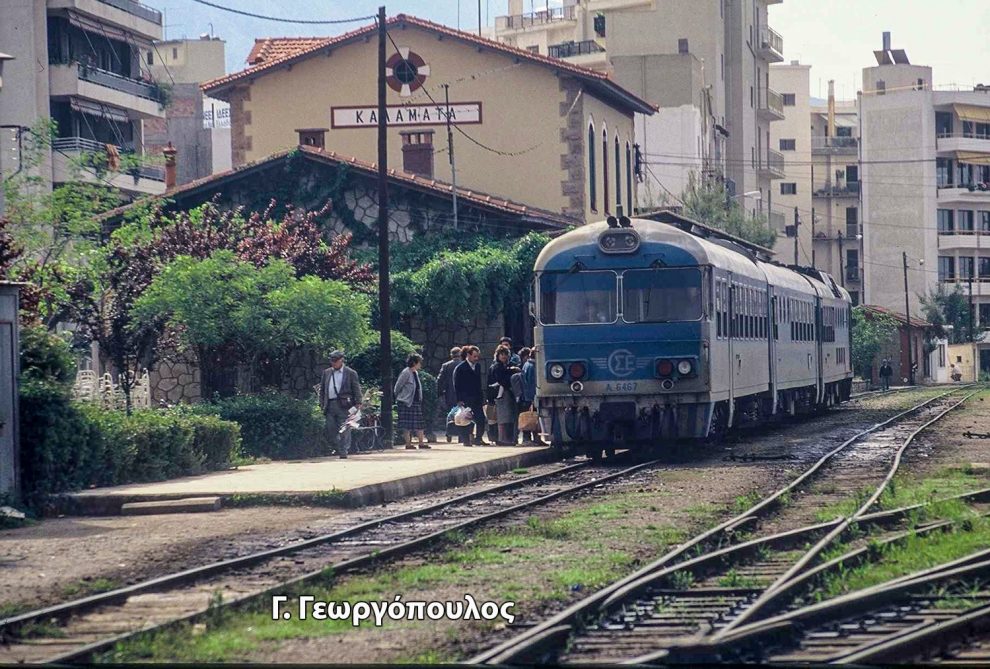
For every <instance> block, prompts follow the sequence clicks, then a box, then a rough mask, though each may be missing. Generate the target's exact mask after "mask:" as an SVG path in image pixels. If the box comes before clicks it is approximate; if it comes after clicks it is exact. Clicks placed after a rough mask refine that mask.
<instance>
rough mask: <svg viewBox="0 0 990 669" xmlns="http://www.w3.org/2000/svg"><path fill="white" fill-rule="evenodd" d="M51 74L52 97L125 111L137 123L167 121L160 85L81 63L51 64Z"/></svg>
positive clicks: (49, 78) (49, 77) (49, 76)
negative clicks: (153, 119) (144, 119)
mask: <svg viewBox="0 0 990 669" xmlns="http://www.w3.org/2000/svg"><path fill="white" fill-rule="evenodd" d="M48 72H49V75H48V80H49V86H50V89H51V96H52V97H53V98H73V97H78V98H83V99H86V100H91V101H93V102H97V103H100V104H106V105H110V106H112V107H118V108H121V109H126V110H127V111H128V112H129V115H130V117H131V118H132V119H135V120H137V119H141V118H165V110H164V108H163V103H164V101H165V96H164V94H163V92H162V89H161V88H159V86H158V85H157V84H154V83H148V82H144V81H138V80H137V79H130V78H128V77H123V76H121V75H119V74H115V73H113V72H109V71H107V70H101V69H100V68H97V67H91V66H89V65H83V64H82V63H67V64H59V63H52V64H51V67H49V70H48Z"/></svg>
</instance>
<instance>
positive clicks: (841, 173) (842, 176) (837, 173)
mask: <svg viewBox="0 0 990 669" xmlns="http://www.w3.org/2000/svg"><path fill="white" fill-rule="evenodd" d="M835 178H836V180H839V179H845V178H846V171H845V170H836V171H835Z"/></svg>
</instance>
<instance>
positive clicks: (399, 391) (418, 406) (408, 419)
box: [393, 353, 430, 451]
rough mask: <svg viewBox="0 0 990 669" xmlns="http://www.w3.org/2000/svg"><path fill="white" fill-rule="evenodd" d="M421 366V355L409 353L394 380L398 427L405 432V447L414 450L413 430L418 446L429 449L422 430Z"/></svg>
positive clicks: (423, 424) (423, 423) (424, 426)
mask: <svg viewBox="0 0 990 669" xmlns="http://www.w3.org/2000/svg"><path fill="white" fill-rule="evenodd" d="M422 366H423V356H421V355H419V354H418V353H411V354H410V355H409V357H408V358H407V359H406V368H405V369H403V370H402V371H401V372H399V378H398V379H396V381H395V388H394V389H393V390H394V391H395V402H396V404H397V405H398V413H399V429H400V430H402V431H403V432H404V433H405V437H406V449H407V450H410V451H414V450H416V447H415V446H413V445H412V435H413V432H415V433H416V438H417V439H418V440H419V447H420V448H421V449H423V450H429V448H430V447H429V446H428V445H427V443H426V436H425V435H424V434H423V430H425V429H426V425H425V422H424V421H423V386H422V384H421V383H420V382H419V370H420V368H421V367H422Z"/></svg>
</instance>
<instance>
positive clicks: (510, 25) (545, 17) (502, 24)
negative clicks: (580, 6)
mask: <svg viewBox="0 0 990 669" xmlns="http://www.w3.org/2000/svg"><path fill="white" fill-rule="evenodd" d="M574 7H575V5H569V6H567V7H551V8H550V9H549V11H548V10H545V9H544V10H541V11H538V12H529V13H528V14H510V15H508V16H499V17H498V18H496V19H495V28H496V29H498V30H519V29H520V28H529V27H530V26H539V25H543V24H545V23H553V22H554V21H573V20H574Z"/></svg>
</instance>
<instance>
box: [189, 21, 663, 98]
mask: <svg viewBox="0 0 990 669" xmlns="http://www.w3.org/2000/svg"><path fill="white" fill-rule="evenodd" d="M386 23H387V25H389V26H402V25H411V26H416V27H419V28H422V29H424V30H432V31H434V32H436V33H439V34H440V35H445V36H449V37H453V38H456V39H459V40H461V41H463V42H468V43H470V44H473V45H476V46H479V47H484V48H486V49H491V50H492V51H497V52H500V53H504V54H506V55H509V56H512V57H513V58H518V59H520V60H525V61H529V62H532V63H536V64H539V65H544V66H546V67H551V68H553V69H555V70H560V71H561V72H566V73H569V74H572V75H574V76H575V77H577V78H578V79H580V80H581V81H583V82H584V83H586V84H588V85H589V87H590V88H591V89H593V91H597V92H598V93H599V94H600V95H603V96H604V97H607V98H612V99H613V100H614V101H618V102H619V103H620V104H622V105H623V106H625V107H626V108H627V109H630V110H632V111H636V112H640V113H646V114H652V113H653V112H654V111H656V110H657V106H656V105H654V104H651V103H649V102H646V101H645V100H643V99H642V98H640V97H638V96H636V95H634V94H633V93H631V92H630V91H628V90H626V89H625V88H623V87H622V86H619V84H617V83H615V82H614V81H613V80H612V79H611V78H610V77H609V76H608V75H607V74H605V73H604V72H598V71H596V70H591V69H588V68H586V67H581V66H580V65H574V64H573V63H568V62H567V61H565V60H561V59H559V58H551V57H550V56H543V55H540V54H538V53H533V52H531V51H527V50H526V49H519V48H517V47H514V46H509V45H507V44H503V43H501V42H495V41H493V40H490V39H486V38H484V37H479V36H478V35H474V34H472V33H468V32H464V31H462V30H456V29H454V28H451V27H449V26H445V25H443V24H440V23H434V22H433V21H427V20H426V19H421V18H418V17H415V16H410V15H408V14H398V15H396V16H393V17H392V18H390V19H388V20H387V22H386ZM376 29H377V25H376V24H375V23H372V24H370V25H367V26H364V27H362V28H357V29H356V30H352V31H350V32H346V33H343V34H341V35H337V36H336V37H328V38H325V39H324V40H323V41H316V42H314V43H312V44H310V45H308V46H304V45H302V44H301V43H300V42H293V41H291V39H290V38H275V42H276V43H273V44H272V45H271V47H264V46H262V47H259V46H258V44H257V42H256V43H255V48H254V49H252V50H251V55H256V54H255V51H258V54H260V55H262V57H263V60H262V61H261V62H259V63H258V64H256V65H252V66H251V67H248V68H246V69H244V70H241V71H240V72H233V73H231V74H227V75H224V76H222V77H218V78H216V79H212V80H210V81H207V82H204V83H203V84H201V85H200V88H202V89H203V91H204V92H206V93H209V94H210V95H211V96H212V97H220V96H218V95H217V94H218V93H219V92H220V91H221V90H223V89H224V88H226V87H227V86H228V85H229V84H232V83H234V82H237V81H241V80H243V79H249V78H251V77H254V76H256V75H260V74H264V73H266V72H268V71H271V70H274V69H276V68H278V67H279V66H282V65H288V64H290V63H294V62H296V61H299V60H302V59H304V58H308V57H309V56H312V55H315V54H317V53H319V52H320V51H321V50H323V49H326V48H328V47H335V46H340V45H343V44H345V43H347V42H350V41H351V40H354V39H358V38H361V37H363V36H366V35H370V34H371V33H373V32H374V31H375V30H376ZM299 39H306V38H299ZM314 39H315V38H314ZM296 46H299V47H300V49H299V50H296V51H294V50H293V48H294V47H296ZM248 58H249V61H250V58H251V56H249V57H248Z"/></svg>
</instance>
